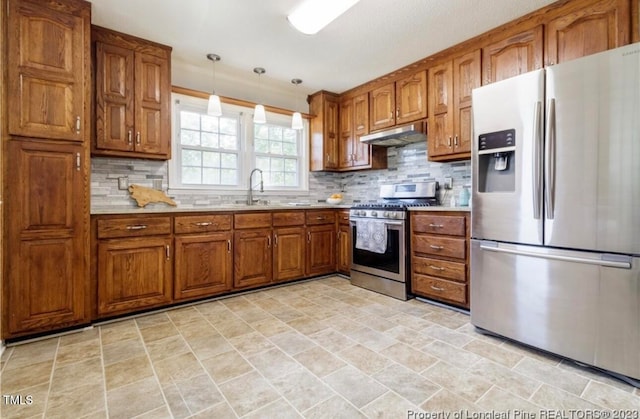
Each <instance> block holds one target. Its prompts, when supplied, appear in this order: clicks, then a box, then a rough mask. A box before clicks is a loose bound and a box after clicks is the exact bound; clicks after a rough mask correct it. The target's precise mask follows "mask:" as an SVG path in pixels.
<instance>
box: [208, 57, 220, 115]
mask: <svg viewBox="0 0 640 419" xmlns="http://www.w3.org/2000/svg"><path fill="white" fill-rule="evenodd" d="M207 58H208V59H210V60H211V61H213V86H214V88H213V90H212V91H211V95H210V96H209V104H208V105H207V114H209V115H211V116H221V115H222V104H221V103H220V96H218V95H216V90H215V84H216V62H217V61H220V56H219V55H216V54H207Z"/></svg>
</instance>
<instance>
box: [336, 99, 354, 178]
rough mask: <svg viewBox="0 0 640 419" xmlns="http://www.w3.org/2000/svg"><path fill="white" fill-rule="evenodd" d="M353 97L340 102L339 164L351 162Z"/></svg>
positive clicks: (347, 164)
mask: <svg viewBox="0 0 640 419" xmlns="http://www.w3.org/2000/svg"><path fill="white" fill-rule="evenodd" d="M353 138H354V134H353V99H347V100H343V101H342V102H341V103H340V141H339V147H338V153H339V156H340V158H339V166H340V167H349V166H351V164H352V160H353V156H354V151H355V150H354V149H353Z"/></svg>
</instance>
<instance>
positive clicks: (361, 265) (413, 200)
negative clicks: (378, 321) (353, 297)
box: [349, 182, 438, 300]
mask: <svg viewBox="0 0 640 419" xmlns="http://www.w3.org/2000/svg"><path fill="white" fill-rule="evenodd" d="M437 186H438V184H437V182H417V183H404V184H400V185H383V186H381V187H380V198H381V199H382V201H380V202H375V203H367V204H358V205H355V206H354V207H352V208H351V210H350V211H349V224H350V226H351V229H350V230H351V243H352V245H351V246H352V248H351V283H352V284H353V285H356V286H359V287H362V288H367V289H369V290H372V291H376V292H379V293H382V294H385V295H388V296H391V297H395V298H398V299H401V300H407V299H408V298H409V296H410V295H409V281H408V278H407V277H408V272H409V269H408V266H407V264H408V255H409V252H408V224H407V218H408V217H407V208H408V207H409V206H429V205H437V203H438V202H437V199H436V193H437Z"/></svg>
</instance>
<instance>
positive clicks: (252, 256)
mask: <svg viewBox="0 0 640 419" xmlns="http://www.w3.org/2000/svg"><path fill="white" fill-rule="evenodd" d="M233 243H234V247H235V250H234V255H233V256H234V258H233V285H234V287H235V288H244V287H252V286H258V285H266V284H268V283H269V282H271V278H272V257H271V251H272V249H271V229H259V230H241V231H236V232H235V233H234V235H233Z"/></svg>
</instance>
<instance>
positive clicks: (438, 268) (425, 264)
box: [412, 257, 467, 282]
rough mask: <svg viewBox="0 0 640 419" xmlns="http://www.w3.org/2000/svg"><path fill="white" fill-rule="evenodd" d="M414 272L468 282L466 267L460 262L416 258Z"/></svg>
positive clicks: (414, 259)
mask: <svg viewBox="0 0 640 419" xmlns="http://www.w3.org/2000/svg"><path fill="white" fill-rule="evenodd" d="M412 270H413V272H415V273H419V274H424V275H432V276H437V277H440V278H446V279H450V280H452V281H458V282H466V280H467V275H466V272H467V270H466V265H465V264H464V263H460V262H450V261H448V260H440V259H430V258H421V257H414V258H413V266H412Z"/></svg>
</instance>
